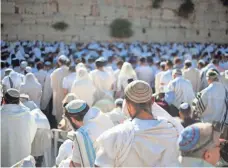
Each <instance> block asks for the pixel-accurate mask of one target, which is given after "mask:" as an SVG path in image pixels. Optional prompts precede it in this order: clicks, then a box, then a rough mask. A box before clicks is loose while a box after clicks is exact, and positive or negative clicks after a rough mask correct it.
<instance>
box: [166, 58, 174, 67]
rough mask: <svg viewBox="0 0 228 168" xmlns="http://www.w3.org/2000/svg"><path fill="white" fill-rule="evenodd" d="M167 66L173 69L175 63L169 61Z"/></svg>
mask: <svg viewBox="0 0 228 168" xmlns="http://www.w3.org/2000/svg"><path fill="white" fill-rule="evenodd" d="M166 65H167V66H168V67H169V68H172V67H173V63H172V61H171V60H167V61H166Z"/></svg>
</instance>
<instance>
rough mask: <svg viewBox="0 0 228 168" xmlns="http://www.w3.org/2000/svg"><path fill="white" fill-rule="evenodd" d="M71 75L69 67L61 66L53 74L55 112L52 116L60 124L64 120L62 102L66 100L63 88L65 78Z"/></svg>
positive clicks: (52, 85)
mask: <svg viewBox="0 0 228 168" xmlns="http://www.w3.org/2000/svg"><path fill="white" fill-rule="evenodd" d="M68 74H69V71H68V67H67V66H61V67H60V68H58V69H56V70H54V72H52V74H51V87H52V90H53V110H52V115H54V116H55V117H56V119H57V122H60V121H61V119H62V114H63V108H62V101H63V99H64V97H65V96H64V90H63V87H62V81H63V78H64V77H66V76H67V75H68Z"/></svg>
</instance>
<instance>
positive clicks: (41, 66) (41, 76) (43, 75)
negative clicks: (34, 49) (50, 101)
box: [34, 62, 47, 89]
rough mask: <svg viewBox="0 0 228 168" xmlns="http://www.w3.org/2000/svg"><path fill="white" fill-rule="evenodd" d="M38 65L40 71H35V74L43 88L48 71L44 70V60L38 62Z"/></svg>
mask: <svg viewBox="0 0 228 168" xmlns="http://www.w3.org/2000/svg"><path fill="white" fill-rule="evenodd" d="M36 67H37V70H38V72H36V73H34V75H35V76H36V78H37V80H38V81H39V83H40V84H41V86H42V89H43V88H44V82H45V78H46V76H47V71H45V70H44V64H43V62H38V63H37V65H36Z"/></svg>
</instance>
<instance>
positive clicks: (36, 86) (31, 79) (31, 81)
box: [20, 73, 42, 108]
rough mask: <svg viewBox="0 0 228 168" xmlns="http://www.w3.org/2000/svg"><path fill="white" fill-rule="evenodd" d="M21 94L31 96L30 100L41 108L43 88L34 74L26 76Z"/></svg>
mask: <svg viewBox="0 0 228 168" xmlns="http://www.w3.org/2000/svg"><path fill="white" fill-rule="evenodd" d="M20 93H21V94H26V95H29V99H30V100H32V101H33V102H34V103H35V104H36V105H37V107H38V108H40V101H41V96H42V86H41V84H40V83H39V82H38V81H37V79H36V77H35V76H34V75H33V74H32V73H28V74H26V76H25V83H23V84H22V85H21V87H20Z"/></svg>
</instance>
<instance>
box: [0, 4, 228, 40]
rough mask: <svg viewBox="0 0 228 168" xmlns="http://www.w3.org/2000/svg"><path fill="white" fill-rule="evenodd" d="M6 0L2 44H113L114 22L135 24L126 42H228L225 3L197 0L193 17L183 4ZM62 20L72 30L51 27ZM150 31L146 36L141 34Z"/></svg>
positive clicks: (3, 6)
mask: <svg viewBox="0 0 228 168" xmlns="http://www.w3.org/2000/svg"><path fill="white" fill-rule="evenodd" d="M151 1H152V0H1V28H2V29H1V34H2V35H1V38H2V39H3V40H12V41H13V40H18V39H20V40H45V41H60V40H63V41H65V42H72V41H90V40H99V41H106V40H113V38H111V37H110V35H109V24H110V23H111V22H112V21H113V19H115V18H127V19H129V20H130V21H131V22H132V25H133V27H132V28H133V30H134V36H133V37H131V38H129V39H126V40H127V41H134V40H141V41H156V42H166V41H174V42H187V41H197V42H218V43H227V42H228V8H227V7H224V6H223V5H222V4H221V2H220V0H193V2H194V4H195V11H194V13H193V14H192V15H191V16H190V18H189V19H183V18H181V17H179V16H177V15H176V11H177V9H178V7H179V5H180V4H181V2H182V0H164V1H163V3H162V6H161V8H159V9H154V8H152V7H151V4H152V3H151ZM58 21H64V22H66V23H67V24H68V25H69V27H68V29H67V30H66V31H64V32H60V31H56V30H54V29H53V28H52V26H51V25H52V24H53V23H56V22H58ZM143 29H144V30H145V31H144V33H143V31H142V30H143Z"/></svg>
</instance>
